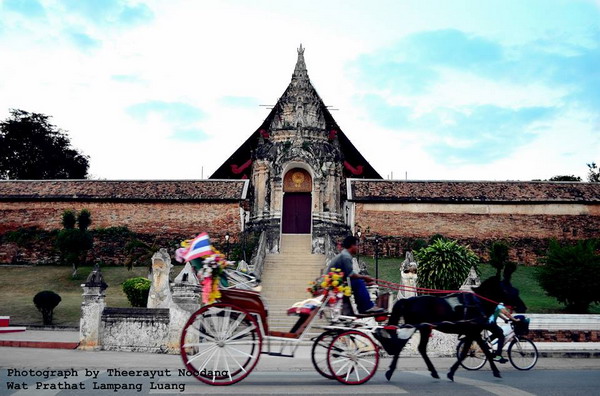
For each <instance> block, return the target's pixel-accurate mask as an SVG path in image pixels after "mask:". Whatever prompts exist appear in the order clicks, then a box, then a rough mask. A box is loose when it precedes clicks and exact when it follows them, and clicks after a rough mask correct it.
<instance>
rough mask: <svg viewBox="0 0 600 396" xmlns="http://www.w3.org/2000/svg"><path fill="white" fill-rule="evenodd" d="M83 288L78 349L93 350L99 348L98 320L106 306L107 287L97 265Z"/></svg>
mask: <svg viewBox="0 0 600 396" xmlns="http://www.w3.org/2000/svg"><path fill="white" fill-rule="evenodd" d="M81 287H82V288H83V302H82V303H81V319H80V320H79V349H85V350H95V349H100V348H101V346H102V345H101V341H100V320H101V318H102V311H104V307H105V306H106V304H105V302H104V297H105V294H104V291H105V290H106V288H107V287H108V285H107V284H106V283H105V282H104V278H103V277H102V272H101V271H100V267H99V265H98V264H96V265H95V266H94V269H93V270H92V272H91V273H90V275H89V276H88V278H87V280H86V282H85V283H84V284H82V285H81Z"/></svg>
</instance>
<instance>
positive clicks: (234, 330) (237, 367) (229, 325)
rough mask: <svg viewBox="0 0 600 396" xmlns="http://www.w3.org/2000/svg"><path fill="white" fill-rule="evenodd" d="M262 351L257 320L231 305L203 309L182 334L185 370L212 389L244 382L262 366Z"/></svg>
mask: <svg viewBox="0 0 600 396" xmlns="http://www.w3.org/2000/svg"><path fill="white" fill-rule="evenodd" d="M261 348H262V336H261V334H260V331H259V328H258V324H257V322H256V319H254V318H253V317H252V315H250V314H249V313H248V312H246V311H245V310H243V309H241V308H238V307H236V306H234V305H230V304H224V303H216V304H211V305H207V306H205V307H202V308H200V309H199V310H198V311H196V312H195V313H194V314H193V315H192V316H191V317H190V319H189V320H188V322H187V323H186V324H185V326H184V328H183V332H182V334H181V347H180V352H181V357H182V358H183V363H184V365H185V367H186V368H187V370H188V371H189V372H190V373H191V374H192V375H193V376H194V377H196V378H197V379H198V380H200V381H202V382H204V383H206V384H209V385H231V384H235V383H236V382H238V381H241V380H242V379H244V378H245V377H246V376H247V375H248V374H250V372H251V371H252V369H254V366H256V363H258V359H259V357H260V352H261Z"/></svg>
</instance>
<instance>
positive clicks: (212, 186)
mask: <svg viewBox="0 0 600 396" xmlns="http://www.w3.org/2000/svg"><path fill="white" fill-rule="evenodd" d="M247 190H248V181H244V180H196V181H194V180H190V181H177V180H172V181H164V180H157V181H143V180H142V181H102V180H47V181H46V180H38V181H0V242H1V243H0V263H55V262H57V261H58V257H57V252H56V250H55V249H54V239H55V235H54V236H53V234H52V232H55V231H56V230H59V229H61V228H62V224H61V222H62V213H63V212H64V211H65V210H74V211H80V210H81V209H84V208H85V209H87V210H89V211H90V212H91V214H92V226H91V227H90V230H91V231H92V232H93V234H94V248H93V249H92V251H91V252H90V256H91V257H93V259H94V260H96V261H97V260H103V261H105V262H116V263H122V262H123V261H124V259H125V252H124V247H125V245H126V244H127V242H129V240H130V239H131V238H133V237H135V238H138V239H142V240H144V241H146V242H149V243H153V242H154V241H155V240H158V241H159V242H160V243H161V246H164V247H172V248H173V250H174V249H175V248H176V247H177V241H181V240H182V239H185V238H189V237H191V236H193V235H196V234H198V233H199V232H202V231H205V232H208V233H209V234H210V236H211V240H213V243H215V244H216V245H217V246H218V245H219V244H220V242H222V240H223V236H224V235H225V233H227V232H228V233H229V234H230V235H232V236H233V238H234V239H232V242H234V240H235V236H236V235H237V233H239V232H240V231H241V229H242V217H241V213H242V206H243V205H244V202H245V200H246V193H247ZM110 227H127V229H129V231H131V233H132V235H125V234H123V233H121V234H118V235H117V234H114V233H112V234H111V233H110V232H109V233H106V232H101V230H102V229H106V228H110ZM28 228H36V229H37V230H41V231H36V232H35V235H34V236H33V238H35V239H36V240H35V241H32V243H25V244H23V241H21V243H20V244H19V243H18V242H15V241H12V240H11V239H10V238H6V237H5V236H6V235H7V233H8V232H9V231H17V230H25V229H28ZM44 231H46V232H44Z"/></svg>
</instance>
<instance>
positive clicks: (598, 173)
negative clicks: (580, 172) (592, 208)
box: [587, 162, 600, 183]
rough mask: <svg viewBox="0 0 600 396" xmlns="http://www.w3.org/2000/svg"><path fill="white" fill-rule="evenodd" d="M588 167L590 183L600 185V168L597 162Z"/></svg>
mask: <svg viewBox="0 0 600 396" xmlns="http://www.w3.org/2000/svg"><path fill="white" fill-rule="evenodd" d="M587 166H588V181H589V182H590V183H600V168H598V165H596V163H595V162H592V163H591V164H587Z"/></svg>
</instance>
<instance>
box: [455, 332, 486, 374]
mask: <svg viewBox="0 0 600 396" xmlns="http://www.w3.org/2000/svg"><path fill="white" fill-rule="evenodd" d="M465 346H466V345H465V340H464V339H462V340H460V341H459V342H458V345H457V346H456V358H457V359H459V360H460V352H461V351H462V349H463V348H464V347H465ZM468 348H469V350H468V351H467V356H465V359H464V360H462V361H461V362H460V365H461V366H463V367H464V368H465V369H467V370H479V369H480V368H482V367H483V366H484V365H485V362H486V361H487V357H485V353H483V351H482V350H481V347H480V346H479V345H478V344H477V343H476V342H475V341H473V342H472V343H471V345H470V346H469V347H468Z"/></svg>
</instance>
